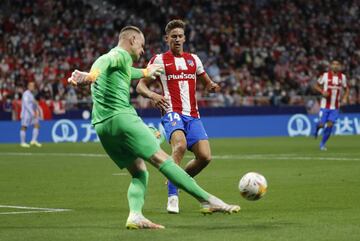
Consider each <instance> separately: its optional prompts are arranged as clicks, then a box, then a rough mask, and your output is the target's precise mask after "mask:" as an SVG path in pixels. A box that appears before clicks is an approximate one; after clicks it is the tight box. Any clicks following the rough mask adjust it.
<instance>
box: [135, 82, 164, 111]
mask: <svg viewBox="0 0 360 241" xmlns="http://www.w3.org/2000/svg"><path fill="white" fill-rule="evenodd" d="M152 81H153V79H150V78H142V79H140V81H139V83H138V85H137V86H136V92H138V93H139V94H140V95H141V96H143V97H145V98H149V99H151V100H152V101H153V102H154V105H155V106H156V107H158V108H160V109H163V110H165V109H167V108H168V107H169V103H168V102H167V100H166V99H165V97H164V96H162V95H159V94H158V93H155V92H154V91H151V90H150V89H149V85H150V84H151V82H152Z"/></svg>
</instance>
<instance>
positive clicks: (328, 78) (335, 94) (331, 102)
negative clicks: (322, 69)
mask: <svg viewBox="0 0 360 241" xmlns="http://www.w3.org/2000/svg"><path fill="white" fill-rule="evenodd" d="M317 82H318V83H319V84H320V85H322V86H323V87H322V88H323V90H324V91H326V92H327V93H328V94H329V95H328V97H326V98H325V97H322V98H321V105H320V107H321V108H326V109H330V110H335V109H339V107H340V96H341V91H342V88H346V87H347V84H346V76H345V75H344V74H342V73H341V72H339V73H337V74H333V73H332V72H331V71H329V72H326V73H324V74H323V75H322V76H321V77H320V78H319V79H318V81H317Z"/></svg>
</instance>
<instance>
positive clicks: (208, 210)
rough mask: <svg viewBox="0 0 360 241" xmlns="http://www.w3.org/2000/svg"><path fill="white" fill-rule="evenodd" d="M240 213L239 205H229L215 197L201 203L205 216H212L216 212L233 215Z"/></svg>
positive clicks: (201, 210)
mask: <svg viewBox="0 0 360 241" xmlns="http://www.w3.org/2000/svg"><path fill="white" fill-rule="evenodd" d="M239 211H240V206H239V205H231V204H227V203H225V202H223V201H222V200H221V199H219V198H217V197H215V196H210V197H209V200H208V201H207V202H203V203H201V209H200V212H201V213H202V214H204V215H206V214H212V213H215V212H220V213H228V214H232V213H238V212H239Z"/></svg>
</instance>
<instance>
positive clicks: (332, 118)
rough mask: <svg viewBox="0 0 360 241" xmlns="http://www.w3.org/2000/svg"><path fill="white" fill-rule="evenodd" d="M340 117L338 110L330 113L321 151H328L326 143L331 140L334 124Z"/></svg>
mask: <svg viewBox="0 0 360 241" xmlns="http://www.w3.org/2000/svg"><path fill="white" fill-rule="evenodd" d="M338 116H339V111H338V110H330V111H329V114H328V118H327V122H326V127H325V129H324V134H323V138H322V140H321V143H320V150H326V149H327V148H326V147H325V144H326V142H327V141H328V140H329V138H330V136H331V132H332V129H333V126H334V123H335V122H336V120H337V118H338Z"/></svg>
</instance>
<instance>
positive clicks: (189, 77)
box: [149, 51, 205, 118]
mask: <svg viewBox="0 0 360 241" xmlns="http://www.w3.org/2000/svg"><path fill="white" fill-rule="evenodd" d="M149 64H162V65H164V70H165V72H164V73H163V74H161V75H160V82H161V85H162V89H163V96H165V98H166V99H167V100H168V102H169V108H168V109H166V110H165V112H166V113H168V112H176V113H179V114H182V115H186V116H192V117H194V118H199V117H200V116H199V111H198V106H197V100H196V79H197V76H200V75H203V74H205V71H204V66H203V64H202V62H201V60H200V59H199V57H198V56H197V55H195V54H190V53H183V54H182V55H181V56H174V55H173V54H172V52H171V51H168V52H166V53H162V54H157V55H155V56H154V57H152V58H151V60H150V62H149Z"/></svg>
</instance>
